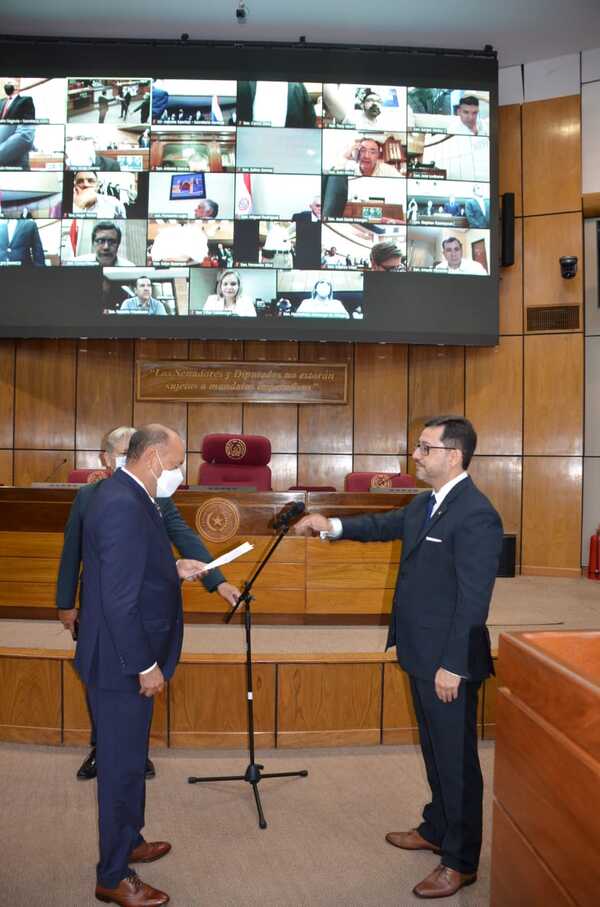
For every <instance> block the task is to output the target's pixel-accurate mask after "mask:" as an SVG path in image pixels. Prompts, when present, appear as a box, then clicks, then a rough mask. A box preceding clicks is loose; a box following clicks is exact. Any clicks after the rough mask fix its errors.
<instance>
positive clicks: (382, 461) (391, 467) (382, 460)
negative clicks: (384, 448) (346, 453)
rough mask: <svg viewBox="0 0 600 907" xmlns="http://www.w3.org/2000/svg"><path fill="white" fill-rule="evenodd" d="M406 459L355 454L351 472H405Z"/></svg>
mask: <svg viewBox="0 0 600 907" xmlns="http://www.w3.org/2000/svg"><path fill="white" fill-rule="evenodd" d="M408 459H409V458H408V457H405V456H403V457H393V456H390V457H384V456H377V455H375V454H355V455H354V457H353V466H352V471H353V472H406V471H407V464H408Z"/></svg>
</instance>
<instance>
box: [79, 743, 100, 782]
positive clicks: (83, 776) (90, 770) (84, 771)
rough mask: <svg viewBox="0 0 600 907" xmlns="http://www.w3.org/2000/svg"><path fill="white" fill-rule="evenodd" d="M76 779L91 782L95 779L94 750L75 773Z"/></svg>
mask: <svg viewBox="0 0 600 907" xmlns="http://www.w3.org/2000/svg"><path fill="white" fill-rule="evenodd" d="M77 777H78V778H79V780H80V781H91V780H92V778H95V777H96V748H95V747H94V749H93V750H92V751H91V753H90V754H89V756H88V757H87V759H85V760H84V761H83V762H82V764H81V768H80V769H79V771H78V772H77Z"/></svg>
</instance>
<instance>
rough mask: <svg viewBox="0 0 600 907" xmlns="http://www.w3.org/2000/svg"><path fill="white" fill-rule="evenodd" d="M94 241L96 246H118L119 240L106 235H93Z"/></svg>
mask: <svg viewBox="0 0 600 907" xmlns="http://www.w3.org/2000/svg"><path fill="white" fill-rule="evenodd" d="M94 242H95V243H96V245H97V246H118V245H119V241H118V240H117V239H111V238H110V237H107V236H95V237H94Z"/></svg>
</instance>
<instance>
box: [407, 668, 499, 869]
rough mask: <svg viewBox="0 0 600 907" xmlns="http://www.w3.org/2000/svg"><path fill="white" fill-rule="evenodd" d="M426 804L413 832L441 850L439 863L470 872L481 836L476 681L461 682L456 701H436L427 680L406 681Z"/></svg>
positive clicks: (476, 863) (481, 819)
mask: <svg viewBox="0 0 600 907" xmlns="http://www.w3.org/2000/svg"><path fill="white" fill-rule="evenodd" d="M410 685H411V691H412V696H413V703H414V707H415V712H416V716H417V724H418V726H419V734H420V737H421V751H422V753H423V758H424V760H425V768H426V770H427V780H428V781H429V786H430V788H431V795H432V796H431V803H428V804H427V806H426V807H425V808H424V810H423V822H422V823H421V825H420V826H419V829H418V830H419V833H420V834H421V835H422V837H424V838H425V839H426V840H427V841H429V842H430V843H431V844H435V845H436V846H437V847H439V848H440V849H441V851H442V863H443V864H444V866H449V867H450V868H451V869H456V870H458V871H459V872H475V871H476V869H477V866H478V863H479V854H480V851H481V838H482V821H483V818H482V813H483V777H482V774H481V768H480V765H479V756H478V753H477V694H478V691H479V687H480V683H479V682H477V683H471V682H468V681H465V680H462V681H461V683H460V687H459V692H458V697H457V699H455V700H453V701H452V702H442V700H441V699H438V697H437V696H436V693H435V687H434V683H433V680H421V679H420V678H416V677H412V676H411V678H410Z"/></svg>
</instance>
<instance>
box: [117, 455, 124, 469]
mask: <svg viewBox="0 0 600 907" xmlns="http://www.w3.org/2000/svg"><path fill="white" fill-rule="evenodd" d="M126 462H127V457H126V456H125V454H118V455H117V456H116V457H115V469H121V468H122V467H123V466H125V463H126Z"/></svg>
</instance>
